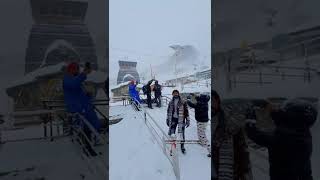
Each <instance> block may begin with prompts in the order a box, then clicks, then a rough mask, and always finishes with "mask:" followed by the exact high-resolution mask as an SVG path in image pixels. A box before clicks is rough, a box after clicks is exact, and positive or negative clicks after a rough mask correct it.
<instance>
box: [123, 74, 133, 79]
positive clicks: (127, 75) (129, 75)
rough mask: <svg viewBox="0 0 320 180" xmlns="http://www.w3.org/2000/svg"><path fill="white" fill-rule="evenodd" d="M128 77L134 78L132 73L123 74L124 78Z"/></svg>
mask: <svg viewBox="0 0 320 180" xmlns="http://www.w3.org/2000/svg"><path fill="white" fill-rule="evenodd" d="M126 78H133V79H134V77H133V76H132V75H131V74H126V75H124V76H123V79H126Z"/></svg>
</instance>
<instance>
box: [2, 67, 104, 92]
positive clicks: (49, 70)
mask: <svg viewBox="0 0 320 180" xmlns="http://www.w3.org/2000/svg"><path fill="white" fill-rule="evenodd" d="M65 66H66V63H65V62H61V63H59V64H56V65H51V66H46V67H43V68H39V69H37V70H35V71H32V72H30V73H28V74H26V75H25V76H24V77H22V78H21V79H19V80H17V81H15V82H13V83H12V84H10V85H9V86H8V87H9V88H10V87H15V86H19V85H24V84H28V83H31V82H33V81H35V80H36V79H37V78H39V77H42V76H46V75H50V74H56V73H60V72H63V68H64V67H65ZM80 69H81V70H83V68H80ZM106 78H107V75H106V73H104V72H101V71H92V72H91V73H90V74H89V75H88V76H87V80H86V81H89V82H94V83H103V82H104V81H105V80H106Z"/></svg>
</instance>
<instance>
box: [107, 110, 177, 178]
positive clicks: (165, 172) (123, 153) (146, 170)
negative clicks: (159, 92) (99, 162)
mask: <svg viewBox="0 0 320 180" xmlns="http://www.w3.org/2000/svg"><path fill="white" fill-rule="evenodd" d="M121 112H125V114H124V115H123V120H122V121H121V122H119V123H117V124H115V125H111V126H110V127H109V134H110V136H109V145H110V146H109V164H110V167H109V179H110V180H137V179H153V180H175V175H174V173H173V170H172V167H171V164H170V162H169V161H168V160H167V158H166V157H165V156H164V155H163V152H162V150H161V149H160V148H159V147H158V144H156V142H154V141H153V139H152V137H151V134H150V133H149V131H148V129H147V127H146V126H145V125H144V123H143V120H142V119H141V117H140V116H138V115H136V114H135V112H134V111H133V110H132V108H131V107H130V106H126V107H124V106H120V107H119V106H117V107H114V106H113V107H110V115H111V116H112V115H116V114H119V113H121Z"/></svg>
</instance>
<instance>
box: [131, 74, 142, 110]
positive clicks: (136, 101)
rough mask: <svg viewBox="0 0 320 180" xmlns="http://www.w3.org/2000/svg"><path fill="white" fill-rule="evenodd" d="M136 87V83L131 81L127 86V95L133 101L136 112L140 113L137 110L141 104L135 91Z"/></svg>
mask: <svg viewBox="0 0 320 180" xmlns="http://www.w3.org/2000/svg"><path fill="white" fill-rule="evenodd" d="M136 88H137V85H136V83H135V82H134V81H133V80H132V81H131V82H130V85H129V95H130V98H131V99H132V100H133V101H132V102H133V103H134V105H135V107H136V109H137V110H138V111H140V109H139V104H140V103H141V99H140V96H139V92H138V91H137V89H136Z"/></svg>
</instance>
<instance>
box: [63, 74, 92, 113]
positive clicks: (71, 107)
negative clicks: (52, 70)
mask: <svg viewBox="0 0 320 180" xmlns="http://www.w3.org/2000/svg"><path fill="white" fill-rule="evenodd" d="M86 78H87V76H86V75H85V74H83V73H81V74H79V75H78V76H71V75H68V74H67V75H65V76H64V78H63V93H64V101H65V104H66V108H67V111H68V112H72V113H73V112H79V113H82V112H83V109H84V108H85V106H86V105H88V104H89V103H90V97H89V96H87V94H86V93H85V92H84V90H83V89H82V88H83V87H82V83H83V82H84V81H85V80H86Z"/></svg>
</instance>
